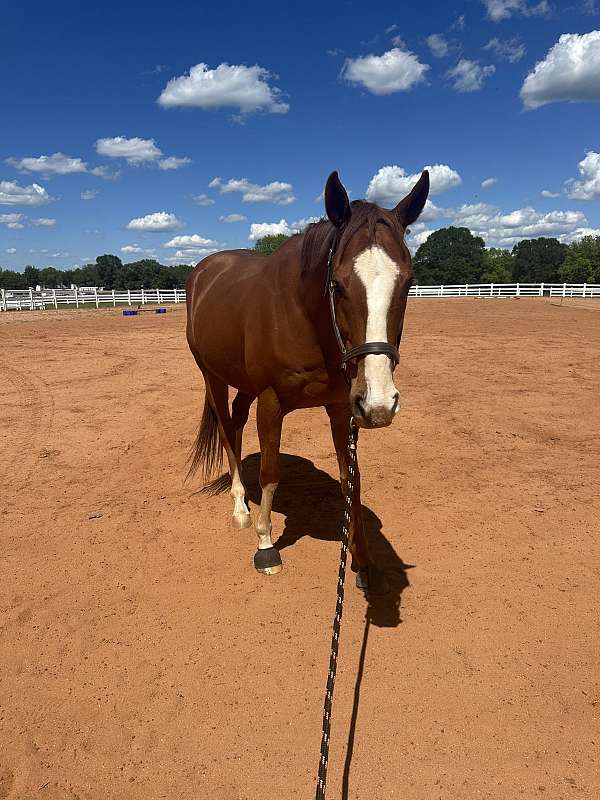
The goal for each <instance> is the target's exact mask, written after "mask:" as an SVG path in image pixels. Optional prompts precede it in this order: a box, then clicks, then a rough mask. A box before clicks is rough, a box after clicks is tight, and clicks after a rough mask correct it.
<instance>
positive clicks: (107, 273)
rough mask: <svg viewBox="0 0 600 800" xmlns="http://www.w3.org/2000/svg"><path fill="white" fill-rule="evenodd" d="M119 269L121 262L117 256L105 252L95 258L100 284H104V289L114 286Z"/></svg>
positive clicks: (121, 265) (121, 267)
mask: <svg viewBox="0 0 600 800" xmlns="http://www.w3.org/2000/svg"><path fill="white" fill-rule="evenodd" d="M121 269H123V264H122V262H121V259H120V258H119V257H118V256H113V255H110V254H109V253H105V254H104V255H103V256H98V258H97V259H96V270H97V272H98V279H99V281H100V285H101V286H104V287H105V288H106V289H113V288H115V286H116V283H117V282H118V276H119V272H120V270H121Z"/></svg>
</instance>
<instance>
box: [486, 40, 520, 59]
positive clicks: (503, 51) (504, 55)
mask: <svg viewBox="0 0 600 800" xmlns="http://www.w3.org/2000/svg"><path fill="white" fill-rule="evenodd" d="M483 49H484V50H488V51H489V52H491V53H493V55H495V56H496V58H497V59H498V60H499V61H508V62H509V63H510V64H516V62H517V61H520V60H521V59H522V58H523V56H524V55H525V53H526V52H527V51H526V50H525V45H524V44H523V42H522V41H521V40H520V39H519V37H518V36H513V38H512V39H506V40H502V39H498V37H497V36H495V37H494V38H493V39H490V40H489V42H488V43H487V44H486V45H484V47H483Z"/></svg>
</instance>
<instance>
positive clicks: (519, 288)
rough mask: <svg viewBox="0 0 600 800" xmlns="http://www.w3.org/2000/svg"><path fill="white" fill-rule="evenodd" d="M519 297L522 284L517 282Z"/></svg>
mask: <svg viewBox="0 0 600 800" xmlns="http://www.w3.org/2000/svg"><path fill="white" fill-rule="evenodd" d="M517 297H521V284H520V283H517Z"/></svg>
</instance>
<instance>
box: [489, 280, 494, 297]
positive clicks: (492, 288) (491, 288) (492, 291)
mask: <svg viewBox="0 0 600 800" xmlns="http://www.w3.org/2000/svg"><path fill="white" fill-rule="evenodd" d="M493 296H494V284H493V283H490V297H493Z"/></svg>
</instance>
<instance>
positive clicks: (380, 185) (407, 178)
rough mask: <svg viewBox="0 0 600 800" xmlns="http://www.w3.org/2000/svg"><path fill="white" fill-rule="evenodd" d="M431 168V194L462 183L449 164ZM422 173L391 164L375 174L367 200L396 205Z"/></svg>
mask: <svg viewBox="0 0 600 800" xmlns="http://www.w3.org/2000/svg"><path fill="white" fill-rule="evenodd" d="M423 169H427V170H429V180H430V194H432V195H434V194H440V193H441V192H445V191H447V190H448V189H452V188H453V187H455V186H458V185H459V184H460V183H462V179H461V177H460V175H459V174H458V172H456V170H453V169H452V168H451V167H449V166H448V165H447V164H434V165H433V166H426V167H423ZM420 175H421V173H420V172H418V173H416V174H414V175H407V174H406V171H405V170H404V169H403V168H402V167H398V166H389V167H381V169H380V170H379V171H378V172H377V173H376V174H375V175H373V177H372V178H371V181H370V182H369V186H368V188H367V194H366V197H367V200H369V201H370V202H372V203H378V204H379V205H384V206H395V205H396V204H397V203H399V202H400V200H402V198H403V197H405V196H406V195H407V194H408V193H409V192H410V190H411V189H412V188H413V186H414V185H415V183H416V182H417V181H418V180H419V177H420Z"/></svg>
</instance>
